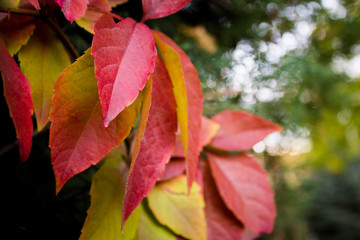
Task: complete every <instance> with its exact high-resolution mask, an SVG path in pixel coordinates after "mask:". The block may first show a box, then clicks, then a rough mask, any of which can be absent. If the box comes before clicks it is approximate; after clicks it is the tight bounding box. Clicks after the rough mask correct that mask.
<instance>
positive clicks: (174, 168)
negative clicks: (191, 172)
mask: <svg viewBox="0 0 360 240" xmlns="http://www.w3.org/2000/svg"><path fill="white" fill-rule="evenodd" d="M184 172H185V160H184V159H182V158H178V159H177V158H173V159H171V160H170V162H168V164H166V166H165V170H164V172H163V174H162V176H161V179H160V180H161V181H165V180H169V179H171V178H174V177H177V176H179V175H181V174H183V173H184Z"/></svg>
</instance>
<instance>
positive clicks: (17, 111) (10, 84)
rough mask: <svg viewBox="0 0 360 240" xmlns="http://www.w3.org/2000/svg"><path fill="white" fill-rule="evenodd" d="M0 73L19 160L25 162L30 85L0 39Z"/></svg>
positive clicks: (30, 128)
mask: <svg viewBox="0 0 360 240" xmlns="http://www.w3.org/2000/svg"><path fill="white" fill-rule="evenodd" d="M0 56H1V57H0V72H1V76H2V81H3V86H4V95H5V100H6V103H7V105H8V107H9V110H10V115H11V117H12V120H13V122H14V125H15V129H16V136H17V138H18V139H19V148H20V160H21V161H25V160H26V159H27V158H28V156H29V154H30V151H31V144H32V132H33V124H32V119H31V115H32V113H33V103H32V99H31V95H30V94H31V88H30V83H29V81H28V80H27V79H26V77H25V76H24V74H22V72H21V70H20V68H19V66H18V65H17V64H16V62H15V60H14V59H13V58H12V57H11V55H10V54H9V52H8V51H7V50H6V46H5V44H4V42H3V41H2V40H1V38H0Z"/></svg>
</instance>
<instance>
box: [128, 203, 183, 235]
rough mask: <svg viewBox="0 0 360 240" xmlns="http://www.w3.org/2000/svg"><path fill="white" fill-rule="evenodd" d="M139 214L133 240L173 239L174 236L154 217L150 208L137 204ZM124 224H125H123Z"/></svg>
mask: <svg viewBox="0 0 360 240" xmlns="http://www.w3.org/2000/svg"><path fill="white" fill-rule="evenodd" d="M139 208H140V211H141V216H140V222H139V227H138V230H137V235H136V238H135V239H134V240H143V239H147V240H175V239H176V237H175V235H173V234H172V233H171V232H170V231H169V230H167V229H166V228H165V227H164V226H162V225H160V224H159V223H158V222H157V220H156V219H155V218H154V216H153V215H152V213H151V212H150V209H147V208H146V207H145V206H143V204H140V205H139ZM125 225H126V224H125Z"/></svg>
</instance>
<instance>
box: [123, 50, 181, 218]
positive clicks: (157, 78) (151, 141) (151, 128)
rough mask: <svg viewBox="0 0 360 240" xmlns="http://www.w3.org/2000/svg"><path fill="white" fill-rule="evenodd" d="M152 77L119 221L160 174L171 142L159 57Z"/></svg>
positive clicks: (171, 109)
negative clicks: (149, 94)
mask: <svg viewBox="0 0 360 240" xmlns="http://www.w3.org/2000/svg"><path fill="white" fill-rule="evenodd" d="M152 81H153V86H152V91H151V106H150V110H149V117H148V120H147V122H146V128H145V132H144V136H143V140H142V142H141V144H140V148H139V154H136V155H134V157H133V159H132V163H131V167H130V174H129V177H128V181H127V184H126V191H125V198H124V203H123V208H124V209H123V223H124V222H125V221H126V219H127V218H128V217H129V216H130V214H131V212H132V211H133V210H134V209H135V208H136V207H137V206H138V205H139V203H140V202H141V200H142V199H143V198H144V197H146V196H147V194H148V193H149V192H150V191H151V189H152V188H153V187H154V185H155V183H156V181H157V180H159V179H160V178H161V175H162V173H163V171H164V168H165V164H166V163H167V162H168V161H169V159H170V156H171V153H172V151H173V148H174V144H175V131H176V128H177V123H176V110H175V108H176V104H175V100H174V96H173V93H172V86H171V82H170V79H169V76H168V74H167V72H166V69H165V67H164V65H163V63H162V62H161V60H160V58H159V57H157V58H156V65H155V71H154V73H153V74H152ZM135 157H136V158H135ZM139 183H141V184H139Z"/></svg>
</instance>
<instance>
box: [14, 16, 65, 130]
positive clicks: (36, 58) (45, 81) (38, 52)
mask: <svg viewBox="0 0 360 240" xmlns="http://www.w3.org/2000/svg"><path fill="white" fill-rule="evenodd" d="M18 57H19V61H20V68H21V70H22V72H23V73H24V74H25V76H26V77H27V78H28V79H29V81H30V84H31V89H32V94H31V96H32V99H33V103H34V110H35V115H36V120H37V128H38V131H40V130H41V129H42V128H43V127H44V126H45V125H46V123H47V122H48V117H49V111H50V103H51V98H52V96H53V93H54V92H53V88H54V85H55V82H56V80H57V78H58V77H59V75H60V73H62V71H63V70H64V69H65V67H67V66H68V65H70V63H71V62H70V58H69V55H68V54H67V52H66V49H65V47H64V45H63V44H62V43H61V41H60V40H59V39H58V38H57V36H56V35H55V33H54V32H52V30H51V29H50V28H49V27H48V26H47V25H46V24H45V23H42V22H38V24H37V26H36V30H35V32H34V34H33V36H32V37H31V39H30V41H29V43H28V44H27V45H26V46H24V47H23V48H22V49H21V50H20V52H19V54H18Z"/></svg>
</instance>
